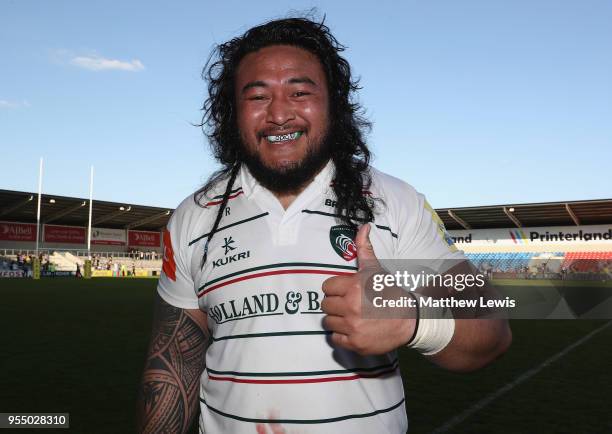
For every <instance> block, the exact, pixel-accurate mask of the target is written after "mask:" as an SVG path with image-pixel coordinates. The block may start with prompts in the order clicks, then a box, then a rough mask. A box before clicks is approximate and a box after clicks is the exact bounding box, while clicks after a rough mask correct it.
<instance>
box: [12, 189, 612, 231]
mask: <svg viewBox="0 0 612 434" xmlns="http://www.w3.org/2000/svg"><path fill="white" fill-rule="evenodd" d="M37 199H38V194H37V193H27V192H20V191H10V190H0V220H2V221H14V222H23V223H35V222H36V212H37V209H36V208H37V203H38V200H37ZM88 205H89V200H88V199H83V198H75V197H65V196H57V195H50V194H43V195H42V200H41V213H40V214H41V222H42V223H52V224H57V225H72V226H87V222H88V218H89V214H88V213H89V206H88ZM173 211H174V210H173V209H169V208H158V207H153V206H144V205H133V204H126V203H117V202H104V201H100V200H94V201H93V211H92V226H94V227H105V228H124V229H139V230H160V229H161V228H163V227H165V226H166V224H167V223H168V219H169V218H170V215H171V214H172V212H173ZM436 211H437V212H438V214H439V215H440V218H441V219H442V221H444V224H445V225H446V228H447V229H490V228H507V227H537V226H574V225H596V224H612V199H601V200H584V201H571V202H546V203H524V204H507V205H491V206H473V207H463V208H438V209H436Z"/></svg>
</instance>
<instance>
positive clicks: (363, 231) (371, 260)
mask: <svg viewBox="0 0 612 434" xmlns="http://www.w3.org/2000/svg"><path fill="white" fill-rule="evenodd" d="M355 244H356V245H357V260H358V261H359V269H360V270H362V269H364V268H370V267H372V266H373V265H378V259H377V258H376V255H375V254H374V247H372V243H371V242H370V224H369V223H366V224H364V225H362V226H361V227H360V228H359V231H357V235H356V236H355Z"/></svg>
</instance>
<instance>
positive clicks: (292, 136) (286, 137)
mask: <svg viewBox="0 0 612 434" xmlns="http://www.w3.org/2000/svg"><path fill="white" fill-rule="evenodd" d="M302 134H304V132H303V131H295V132H293V133H289V134H280V135H278V136H274V135H272V136H264V137H265V138H266V140H267V141H268V142H270V143H282V142H288V141H290V140H297V139H299V138H300V137H301V135H302Z"/></svg>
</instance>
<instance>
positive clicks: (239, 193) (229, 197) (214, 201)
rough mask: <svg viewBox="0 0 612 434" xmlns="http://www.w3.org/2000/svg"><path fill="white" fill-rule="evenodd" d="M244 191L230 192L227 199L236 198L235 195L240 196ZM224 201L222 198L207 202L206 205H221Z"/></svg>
mask: <svg viewBox="0 0 612 434" xmlns="http://www.w3.org/2000/svg"><path fill="white" fill-rule="evenodd" d="M243 193H244V192H243V191H242V190H240V191H239V192H238V193H234V194H230V195H229V196H228V198H227V199H228V200H231V199H234V198H235V197H238V196H240V195H241V194H243ZM222 202H223V199H221V200H213V201H212V202H208V203H206V204H205V205H204V206H211V205H219V204H220V203H222Z"/></svg>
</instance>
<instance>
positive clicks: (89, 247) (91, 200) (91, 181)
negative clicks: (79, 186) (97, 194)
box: [87, 166, 94, 259]
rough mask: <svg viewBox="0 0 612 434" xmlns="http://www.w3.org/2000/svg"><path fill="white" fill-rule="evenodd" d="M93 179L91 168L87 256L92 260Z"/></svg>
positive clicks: (92, 169)
mask: <svg viewBox="0 0 612 434" xmlns="http://www.w3.org/2000/svg"><path fill="white" fill-rule="evenodd" d="M93 178H94V168H93V166H91V172H90V175H89V222H88V223H87V256H88V257H89V259H91V210H92V206H93Z"/></svg>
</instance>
